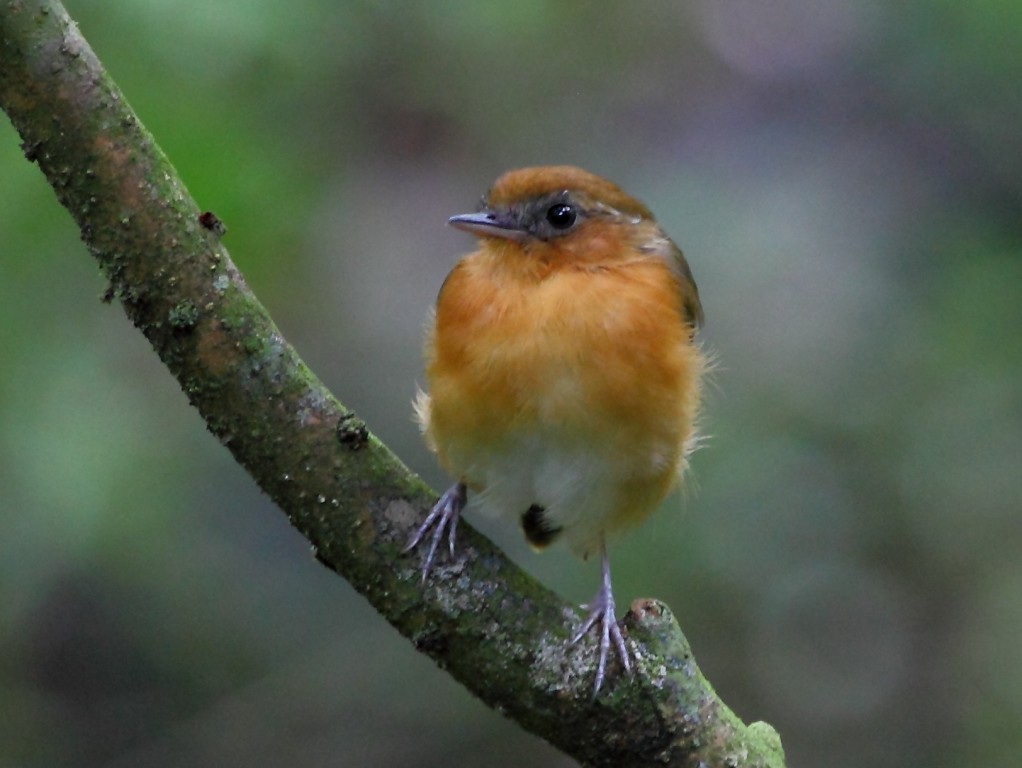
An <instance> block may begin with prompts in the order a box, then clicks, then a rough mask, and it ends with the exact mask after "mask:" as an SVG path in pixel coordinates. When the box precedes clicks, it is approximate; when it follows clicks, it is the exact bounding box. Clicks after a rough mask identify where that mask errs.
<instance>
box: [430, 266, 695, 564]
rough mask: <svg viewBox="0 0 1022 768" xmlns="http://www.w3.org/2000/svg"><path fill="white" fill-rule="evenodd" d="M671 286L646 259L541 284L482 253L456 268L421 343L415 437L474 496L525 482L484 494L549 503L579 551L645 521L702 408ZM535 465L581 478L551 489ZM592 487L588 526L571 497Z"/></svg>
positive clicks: (673, 473)
mask: <svg viewBox="0 0 1022 768" xmlns="http://www.w3.org/2000/svg"><path fill="white" fill-rule="evenodd" d="M675 280H676V278H675V276H674V275H673V274H672V273H671V271H670V270H669V269H668V268H667V266H666V265H665V264H664V263H663V262H662V261H659V260H655V259H648V260H635V261H630V262H622V263H618V264H615V265H612V266H592V265H589V266H586V265H574V266H568V267H563V268H560V269H557V270H552V271H549V272H548V273H546V274H526V273H523V272H522V271H515V270H500V269H495V268H494V262H493V260H492V259H491V258H489V257H488V255H487V254H486V252H485V251H480V252H477V253H476V254H473V255H472V256H470V257H468V258H466V259H465V260H463V261H462V262H461V263H460V264H459V265H458V266H457V267H456V268H455V270H454V271H453V272H452V273H451V275H450V276H449V277H448V279H447V282H446V283H445V285H444V288H443V290H442V291H441V295H440V297H439V299H438V303H437V308H436V318H435V325H434V328H433V329H432V331H431V334H430V338H429V340H428V342H427V378H428V383H429V389H430V398H431V406H430V412H429V419H428V424H427V425H426V429H427V434H428V437H429V439H430V441H431V443H432V444H433V445H434V446H435V447H436V450H437V453H438V456H439V459H440V461H441V463H442V464H443V465H444V466H445V468H447V469H448V471H450V472H451V473H452V474H454V475H456V476H458V477H461V478H464V479H465V480H466V481H467V482H468V483H469V484H470V486H472V487H474V488H475V489H476V490H477V491H482V492H483V494H484V497H485V496H486V495H487V490H488V488H489V486H491V485H495V484H498V483H495V478H496V479H499V478H500V477H501V475H502V472H506V474H507V475H508V476H510V477H513V478H514V482H515V483H516V484H517V485H528V484H529V483H530V482H531V483H532V484H533V487H532V488H531V489H528V488H527V489H525V491H524V495H521V494H517V491H520V490H522V489H516V492H515V493H496V492H495V493H494V494H493V495H494V496H496V497H497V498H498V500H499V499H500V498H507V499H513V500H514V501H513V503H514V504H519V503H521V502H522V501H523V500H524V499H526V498H527V497H528V496H529V491H530V490H531V494H532V495H533V496H535V495H543V494H545V495H547V496H548V497H550V498H533V499H532V501H531V502H530V503H538V504H540V505H543V506H547V505H551V504H552V505H554V506H555V507H557V509H556V510H553V511H554V512H556V513H557V514H558V515H559V520H560V522H562V523H563V524H565V526H566V533H568V534H569V540H572V536H571V531H570V530H567V528H569V527H570V526H575V527H576V528H578V531H579V533H578V535H577V536H576V537H574V538H575V539H577V541H574V542H573V543H574V545H575V548H576V549H581V550H584V549H585V548H586V547H587V546H588V544H587V543H585V542H587V541H588V540H589V539H591V538H592V537H593V536H595V535H596V534H597V533H599V534H602V533H605V532H606V533H609V532H611V531H613V530H614V529H616V528H620V527H622V526H624V525H627V524H629V523H634V522H637V521H638V520H641V519H642V518H644V517H645V516H646V515H647V514H648V513H649V512H650V511H652V509H653V508H654V507H655V506H656V504H657V503H659V501H660V500H661V499H662V498H663V496H664V495H665V494H666V493H667V491H668V490H669V489H670V487H671V485H672V484H673V482H674V480H675V478H676V477H677V475H678V472H679V468H680V467H681V465H682V464H683V462H684V456H685V445H686V444H687V443H689V442H690V440H691V438H692V420H693V418H694V416H695V413H696V410H697V408H698V402H699V380H700V374H701V372H702V367H703V357H702V355H701V353H700V351H699V349H698V348H697V346H696V345H695V344H694V343H693V342H692V339H691V328H690V327H689V326H687V325H686V324H685V323H684V322H683V320H682V308H681V302H680V299H679V295H680V294H679V290H678V285H677V283H676V282H675ZM523 453H527V454H529V455H522V454H523ZM544 457H546V458H544ZM544 461H546V462H547V463H549V462H558V463H563V465H564V466H563V468H561V467H559V468H558V471H559V472H566V473H572V472H575V473H578V477H577V478H574V477H569V478H566V479H565V482H564V483H563V488H564V489H563V490H561V485H558V483H557V482H556V481H555V480H552V479H549V478H548V479H544V478H546V474H549V473H546V474H544V472H545V468H544V467H543V466H542V464H543V462H544ZM594 464H595V465H598V466H592V465H594ZM502 466H503V469H502ZM594 484H597V485H599V487H598V488H596V489H595V492H598V493H599V498H601V499H603V498H605V499H607V502H606V504H600V505H597V506H598V507H599V509H597V510H596V516H597V517H598V518H599V519H596V520H593V519H588V518H586V512H585V510H582V509H577V508H574V507H577V506H579V505H583V504H584V505H585V506H587V507H590V508H591V507H593V506H594V505H593V501H592V499H593V493H594V489H593V488H592V487H589V488H588V489H587V490H585V491H583V490H581V487H582V486H583V485H587V486H593V485H594ZM516 494H517V495H516ZM498 506H499V504H498ZM526 506H527V505H526ZM499 511H502V512H508V513H511V514H521V513H522V512H524V511H525V508H522V509H500V510H499Z"/></svg>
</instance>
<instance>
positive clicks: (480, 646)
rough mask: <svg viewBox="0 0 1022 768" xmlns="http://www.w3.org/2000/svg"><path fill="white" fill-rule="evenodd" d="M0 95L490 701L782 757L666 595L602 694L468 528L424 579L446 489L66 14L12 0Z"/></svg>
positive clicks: (652, 604) (389, 609)
mask: <svg viewBox="0 0 1022 768" xmlns="http://www.w3.org/2000/svg"><path fill="white" fill-rule="evenodd" d="M0 106H2V107H3V109H4V111H5V112H7V114H8V116H9V117H10V119H11V121H12V122H13V123H14V126H15V128H16V129H17V130H18V132H19V133H20V134H21V137H22V148H23V150H24V153H25V157H26V158H27V159H28V160H29V161H34V162H37V163H38V164H39V167H40V169H41V170H42V171H43V173H44V174H45V175H46V178H47V179H48V181H49V183H50V185H51V186H52V187H53V190H54V192H55V193H56V195H57V199H58V200H59V201H60V202H61V204H63V205H64V207H66V208H67V209H68V211H69V212H70V213H71V216H72V217H73V218H74V220H75V221H76V222H77V223H78V226H79V228H80V229H81V235H82V239H83V240H84V242H85V244H86V246H87V247H88V249H89V250H90V251H91V252H92V254H93V256H95V257H96V259H97V260H98V262H99V264H100V267H101V268H102V270H103V272H104V274H105V276H106V278H107V279H108V280H109V290H108V292H107V298H108V299H109V300H112V299H114V298H116V299H118V300H119V301H120V303H121V305H122V306H123V307H124V311H125V313H126V314H127V316H128V318H129V319H130V320H131V321H132V323H134V324H135V326H136V327H137V328H138V329H139V330H140V331H142V333H143V334H145V336H146V338H147V339H149V342H150V343H151V344H152V346H153V349H154V350H155V351H156V352H157V354H158V355H159V356H160V358H161V359H162V360H163V362H164V363H165V364H166V366H167V368H168V369H169V370H170V371H171V373H173V375H174V376H175V377H176V378H177V380H178V381H179V382H180V384H181V387H182V388H183V389H184V391H185V393H186V394H187V395H188V398H189V400H190V401H191V403H192V405H194V406H195V407H196V408H197V409H198V410H199V412H200V413H201V414H202V416H203V418H204V419H205V420H206V424H207V426H208V428H209V431H210V432H212V433H213V434H214V435H215V436H216V437H217V438H218V439H219V440H220V441H221V442H222V443H223V444H224V445H225V446H227V448H228V449H229V450H230V451H231V453H232V454H233V455H234V457H235V458H236V459H237V461H238V462H239V463H240V464H241V465H242V466H244V467H245V468H246V469H247V470H248V472H249V473H250V474H251V475H252V477H253V478H254V479H255V481H256V482H257V483H258V484H259V486H260V487H261V488H262V489H263V490H264V491H265V492H266V493H267V494H269V495H270V496H271V497H272V498H273V500H274V501H275V502H276V503H277V504H278V505H279V506H280V508H281V509H282V510H283V511H284V512H285V513H286V514H287V516H288V519H289V520H290V521H291V523H292V524H293V525H294V526H295V527H296V528H297V529H298V530H299V531H301V533H302V534H303V535H304V536H305V537H306V538H307V539H308V540H309V541H310V542H311V543H312V546H313V549H314V552H315V553H316V557H317V558H318V559H319V560H320V561H321V562H322V563H323V564H324V565H326V566H327V567H328V568H330V569H332V570H334V571H336V572H337V573H338V574H340V575H341V576H343V577H344V578H345V579H347V580H348V581H349V582H350V583H351V584H352V585H353V586H354V587H355V588H356V589H357V590H358V591H359V592H361V593H362V594H363V595H365V597H366V599H368V600H369V602H371V603H372V604H373V606H374V607H375V608H376V609H377V610H378V611H379V612H380V613H381V614H382V615H383V616H384V617H385V618H386V619H387V621H389V622H390V623H391V624H393V625H394V627H396V628H397V630H398V631H399V632H401V633H402V634H403V635H404V636H405V637H407V638H409V639H410V640H411V641H412V642H413V643H414V644H415V646H416V647H417V648H418V649H419V650H420V651H422V652H424V653H427V654H429V655H430V656H431V657H433V658H434V659H435V660H436V661H437V663H439V664H440V665H441V666H442V667H444V668H446V669H447V670H448V671H449V672H450V674H451V675H453V676H454V677H455V678H456V679H458V680H459V681H460V682H461V683H462V684H463V685H465V686H466V687H467V688H468V689H469V690H471V691H472V692H473V693H474V694H476V695H477V696H478V697H479V698H481V699H482V700H483V701H485V702H486V703H487V704H488V705H489V706H491V707H494V708H496V709H499V710H500V711H501V712H504V713H505V714H507V715H508V716H509V717H511V718H512V719H514V720H515V721H517V722H518V723H519V724H520V725H521V726H522V727H523V728H526V729H527V730H529V731H532V732H533V733H536V734H538V735H539V736H541V737H542V738H544V739H546V740H547V741H549V742H550V743H551V744H553V745H555V746H556V747H558V748H560V749H562V750H563V751H564V752H566V753H568V754H570V755H572V756H574V757H575V758H576V759H578V760H579V761H581V762H582V763H584V764H587V765H615V766H639V765H653V764H655V765H658V766H663V765H678V766H680V765H709V766H738V765H742V766H764V767H765V766H772V767H773V768H779V767H780V766H782V765H783V754H782V752H781V747H780V742H779V739H778V738H777V735H776V733H775V732H774V731H773V729H772V728H770V726H768V725H766V724H763V723H755V724H753V725H752V726H748V727H747V726H745V725H744V724H743V723H742V722H741V721H740V720H739V719H738V718H737V717H736V716H735V715H734V714H733V713H732V712H731V710H729V709H728V708H727V707H726V706H725V705H724V704H723V703H722V702H721V701H720V700H719V699H718V698H717V696H716V694H715V693H714V691H713V689H712V687H711V686H710V685H709V683H707V681H706V680H705V679H704V678H703V676H702V674H701V673H700V671H699V669H698V667H697V666H696V664H695V661H694V660H693V658H692V654H691V652H690V650H689V647H688V643H687V642H686V640H685V638H684V636H683V635H682V633H681V630H680V629H679V628H678V625H677V623H676V622H675V620H674V618H673V616H672V615H671V614H670V612H669V611H668V609H667V608H666V607H665V606H664V605H663V604H661V603H658V602H656V601H652V600H640V601H636V602H635V603H633V605H632V608H631V611H630V612H629V614H628V616H627V617H626V619H625V626H626V628H627V633H628V637H629V640H630V641H631V643H634V646H635V649H636V651H635V655H636V661H637V664H636V666H637V671H636V675H635V677H634V678H633V679H631V680H629V679H628V678H627V677H621V678H618V679H617V680H616V682H614V683H612V684H611V685H610V686H608V688H609V690H605V692H604V693H603V694H601V696H600V697H599V698H598V699H597V700H596V701H592V699H591V688H592V673H593V670H592V668H591V666H592V659H593V656H594V649H593V647H592V644H590V645H589V646H588V647H585V648H583V647H575V648H572V649H570V650H569V649H568V648H567V641H568V638H569V637H570V635H571V631H572V629H573V628H575V627H576V626H577V625H578V622H579V616H578V615H577V614H576V612H575V610H574V608H573V607H572V606H570V605H568V604H566V603H565V602H564V601H563V600H561V599H560V598H558V597H557V596H556V595H554V594H553V593H552V592H550V591H549V590H547V589H546V588H544V587H543V586H542V585H540V584H539V583H538V582H536V581H535V580H533V579H532V578H531V577H529V576H528V575H526V574H525V573H524V572H522V571H521V570H519V569H518V568H517V567H516V566H515V565H514V564H512V563H511V562H509V561H508V560H507V559H506V558H505V557H504V555H503V554H501V553H500V552H499V551H498V550H497V549H496V548H495V547H494V546H493V545H492V544H491V543H490V542H489V541H487V540H486V539H485V538H483V537H482V536H481V535H479V534H478V533H476V532H475V531H473V530H471V528H470V527H469V526H468V525H463V526H462V527H461V528H460V529H459V540H458V548H457V553H456V556H455V557H454V558H452V559H450V560H446V559H445V560H443V561H441V563H440V564H439V565H438V566H437V567H435V568H434V571H433V575H432V577H431V578H430V579H429V581H428V583H427V584H426V585H425V586H424V587H420V585H419V583H418V574H419V570H418V569H419V560H418V556H409V555H402V553H401V549H402V545H403V543H404V542H405V541H406V540H407V538H408V535H409V532H410V531H411V530H412V528H413V526H414V524H415V523H416V522H417V521H418V520H420V519H421V518H422V516H423V515H424V514H425V511H426V510H427V509H428V508H429V506H430V505H431V503H432V501H433V500H434V498H435V497H434V494H433V492H432V491H431V490H430V489H429V488H428V487H426V485H425V484H424V483H423V482H422V481H421V480H420V479H419V478H418V477H416V476H415V475H414V474H413V473H412V472H410V471H409V470H408V469H407V468H406V467H405V466H404V465H403V464H402V463H401V462H400V460H398V459H397V458H396V457H395V456H394V455H393V454H392V453H391V452H390V451H389V450H388V449H387V448H386V446H384V445H383V444H382V443H380V441H379V440H377V439H376V438H375V437H374V436H373V435H372V434H371V433H370V432H368V431H367V429H366V426H365V424H364V423H363V422H362V421H361V420H360V419H359V418H358V417H357V416H356V415H355V414H354V413H352V412H351V411H350V410H348V409H346V408H345V407H344V406H343V405H341V404H340V403H339V402H338V401H337V400H336V399H335V398H334V397H333V396H332V395H331V394H330V393H329V392H328V391H327V390H326V388H325V387H324V386H323V385H322V383H321V382H320V381H319V380H318V379H317V378H316V377H315V376H314V375H313V374H312V372H311V371H309V369H308V368H307V367H306V366H305V364H304V363H303V362H302V361H301V360H300V359H299V357H298V355H297V354H296V353H295V351H294V349H292V348H291V346H290V345H288V343H287V342H286V341H285V340H284V338H283V337H282V336H281V334H280V332H279V331H278V330H277V328H276V326H275V325H274V324H273V321H272V320H271V319H270V316H269V314H268V313H267V312H266V310H265V309H264V308H263V307H262V305H260V304H259V302H258V301H257V300H256V298H255V296H254V295H253V294H252V292H251V291H250V290H249V288H248V286H247V285H246V284H245V281H244V279H243V278H242V276H241V274H240V273H239V272H238V270H237V269H236V268H235V267H234V265H233V264H232V263H231V260H230V258H229V257H228V254H227V251H226V250H225V249H224V247H223V245H222V244H221V243H220V242H219V232H218V227H217V222H216V221H215V218H213V217H211V216H208V215H205V216H204V215H202V214H200V210H199V208H198V207H197V205H196V204H195V202H194V201H193V200H192V198H191V197H190V196H189V195H188V192H187V191H186V190H185V187H184V184H183V183H182V182H181V181H180V179H179V178H178V177H177V174H176V173H175V172H174V169H173V168H172V166H171V165H170V163H169V162H168V160H167V158H166V157H165V156H164V155H163V153H162V152H161V151H160V149H159V148H158V147H157V146H156V144H155V142H154V141H153V139H152V137H151V136H150V135H149V133H148V132H147V131H146V130H145V128H144V127H143V126H142V125H141V123H140V122H139V121H138V118H137V117H136V116H135V115H134V113H133V112H132V111H131V109H130V107H129V106H128V104H127V102H126V101H125V99H124V97H123V96H122V95H121V93H120V91H118V89H117V87H116V86H115V85H114V83H113V82H112V81H111V79H110V78H109V76H108V75H107V74H106V72H105V71H104V70H103V68H102V66H101V65H100V63H99V61H98V59H97V58H96V56H95V54H94V53H93V52H92V50H91V49H90V48H89V46H88V44H87V43H86V42H85V40H84V39H83V38H82V36H81V35H80V33H79V31H78V29H77V27H76V26H75V24H74V22H72V21H71V20H70V18H69V17H68V15H67V13H66V11H65V10H64V9H63V7H62V6H61V5H60V4H59V3H57V2H54V1H52V0H0Z"/></svg>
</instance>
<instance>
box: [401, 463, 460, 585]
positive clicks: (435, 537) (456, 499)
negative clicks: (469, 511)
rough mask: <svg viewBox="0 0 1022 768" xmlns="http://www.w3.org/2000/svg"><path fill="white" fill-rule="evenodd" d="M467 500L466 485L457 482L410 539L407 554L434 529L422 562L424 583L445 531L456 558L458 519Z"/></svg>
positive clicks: (435, 505) (434, 506)
mask: <svg viewBox="0 0 1022 768" xmlns="http://www.w3.org/2000/svg"><path fill="white" fill-rule="evenodd" d="M467 499H468V489H467V488H466V487H465V484H464V483H462V482H457V483H455V484H454V485H452V486H451V487H450V488H448V489H447V490H446V491H444V495H443V496H441V497H440V498H439V499H437V502H436V504H434V505H433V509H432V510H430V513H429V515H428V516H427V517H426V519H425V520H424V521H423V522H422V525H420V526H419V527H418V529H417V530H416V531H415V534H414V535H413V536H412V538H411V539H409V541H408V545H407V546H406V547H405V552H408V551H410V550H412V549H414V548H415V547H417V546H418V544H419V542H420V541H422V540H423V539H424V538H425V537H426V534H427V533H429V531H430V529H433V534H432V535H431V536H430V539H429V552H427V553H426V558H425V560H423V562H422V581H424V582H425V581H426V577H427V576H429V571H430V568H432V566H433V557H434V556H435V555H436V548H437V545H438V544H440V539H442V538H443V535H444V529H446V530H447V545H448V548H449V549H450V552H451V556H452V557H453V556H454V534H455V531H457V529H458V518H459V517H460V516H461V510H462V509H463V508H464V506H465V502H466V501H467Z"/></svg>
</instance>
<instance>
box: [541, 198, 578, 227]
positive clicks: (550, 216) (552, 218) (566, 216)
mask: <svg viewBox="0 0 1022 768" xmlns="http://www.w3.org/2000/svg"><path fill="white" fill-rule="evenodd" d="M576 216H577V214H576V213H575V209H574V208H572V207H571V206H570V205H567V204H566V203H556V204H555V205H551V206H550V207H549V208H547V211H546V220H547V221H549V222H550V226H551V227H553V228H554V229H567V228H568V227H570V226H571V225H572V224H574V223H575V218H576Z"/></svg>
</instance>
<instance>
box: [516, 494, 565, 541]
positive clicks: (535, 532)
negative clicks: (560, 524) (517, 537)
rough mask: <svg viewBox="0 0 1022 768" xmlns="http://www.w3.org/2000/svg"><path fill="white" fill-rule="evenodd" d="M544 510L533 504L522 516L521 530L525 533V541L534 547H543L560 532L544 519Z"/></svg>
mask: <svg viewBox="0 0 1022 768" xmlns="http://www.w3.org/2000/svg"><path fill="white" fill-rule="evenodd" d="M545 513H546V509H545V508H543V507H541V506H539V505H538V504H533V505H532V506H531V507H529V509H528V511H527V512H526V513H525V514H524V515H522V530H523V531H524V532H525V539H526V541H528V542H529V543H530V544H531V545H532V546H534V547H545V546H547V545H548V544H550V542H552V541H553V540H554V539H556V538H557V535H558V534H559V533H560V532H561V529H560V528H555V527H554V526H552V525H551V524H550V521H549V520H547V519H546V515H545Z"/></svg>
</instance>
